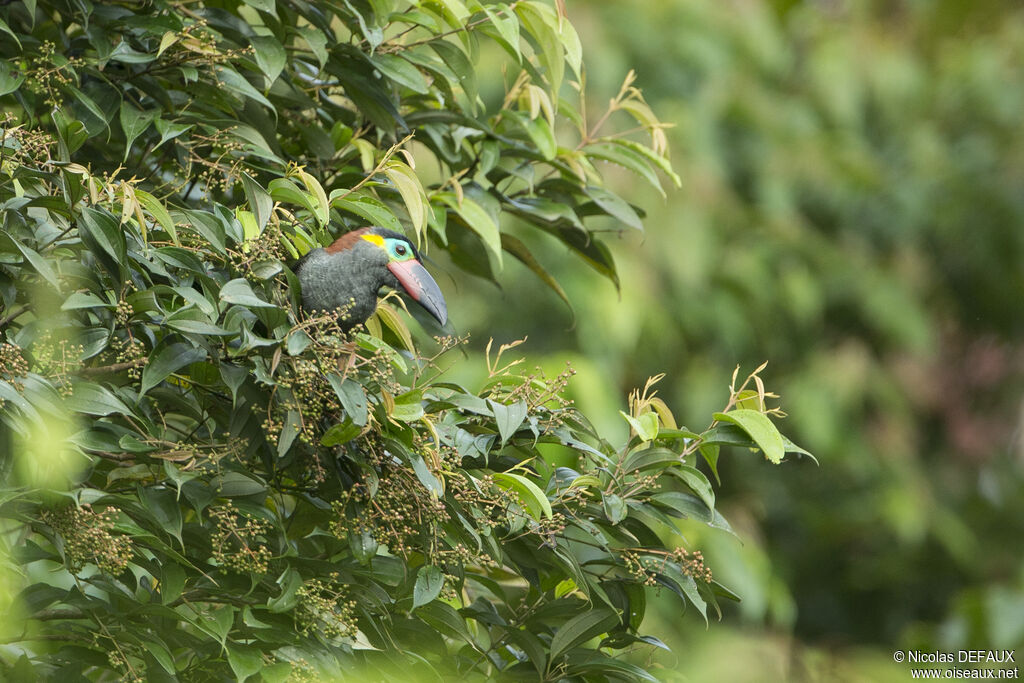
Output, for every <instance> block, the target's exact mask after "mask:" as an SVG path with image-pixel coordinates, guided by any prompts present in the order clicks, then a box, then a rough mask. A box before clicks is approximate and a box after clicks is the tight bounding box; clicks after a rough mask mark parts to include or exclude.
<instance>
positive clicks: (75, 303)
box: [60, 292, 114, 311]
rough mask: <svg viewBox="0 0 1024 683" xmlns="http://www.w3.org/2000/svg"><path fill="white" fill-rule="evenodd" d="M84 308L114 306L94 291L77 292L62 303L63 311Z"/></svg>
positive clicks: (61, 308)
mask: <svg viewBox="0 0 1024 683" xmlns="http://www.w3.org/2000/svg"><path fill="white" fill-rule="evenodd" d="M82 308H114V304H110V303H107V302H106V301H104V300H103V299H101V298H99V297H98V296H96V295H95V294H93V293H92V292H75V293H73V294H72V295H71V296H69V297H68V298H67V299H65V300H64V303H62V304H61V305H60V310H62V311H75V310H79V309H82Z"/></svg>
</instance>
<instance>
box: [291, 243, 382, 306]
mask: <svg viewBox="0 0 1024 683" xmlns="http://www.w3.org/2000/svg"><path fill="white" fill-rule="evenodd" d="M381 257H383V261H382V258H381ZM386 259H387V255H386V254H385V253H384V252H383V251H382V250H381V249H379V248H378V247H376V246H374V245H371V244H369V243H367V244H365V245H362V244H357V245H356V246H354V247H353V248H351V249H347V250H345V251H339V252H336V253H333V254H331V253H328V252H327V251H326V250H325V249H323V248H320V249H314V250H312V251H310V252H309V253H308V254H306V255H305V256H304V257H303V258H302V259H301V260H300V261H299V262H298V263H297V264H296V265H295V274H296V275H297V276H298V278H299V283H300V284H301V285H302V307H303V308H304V309H306V310H307V311H333V310H335V309H338V308H341V309H344V310H345V311H346V323H347V326H351V325H355V324H357V323H361V322H363V321H365V320H366V319H367V318H369V317H370V316H371V315H372V314H373V312H374V311H375V310H376V308H377V292H378V290H380V288H381V287H382V286H384V284H386V283H385V282H384V281H382V279H381V271H383V272H385V273H387V272H388V271H387V268H386V263H387V261H386ZM381 261H382V262H381Z"/></svg>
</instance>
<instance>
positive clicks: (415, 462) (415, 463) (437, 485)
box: [408, 453, 444, 496]
mask: <svg viewBox="0 0 1024 683" xmlns="http://www.w3.org/2000/svg"><path fill="white" fill-rule="evenodd" d="M408 459H409V463H410V464H411V465H412V471H413V472H414V473H415V474H416V478H417V479H419V481H420V483H421V484H423V486H424V487H425V488H426V489H427V490H428V491H430V492H431V493H433V494H434V495H437V496H440V495H442V494H443V493H444V485H443V484H442V483H441V480H440V479H438V478H437V476H436V475H435V474H434V473H433V472H431V471H430V469H429V468H428V467H427V463H426V461H424V460H423V458H422V457H421V456H420V454H419V453H410V454H409V456H408Z"/></svg>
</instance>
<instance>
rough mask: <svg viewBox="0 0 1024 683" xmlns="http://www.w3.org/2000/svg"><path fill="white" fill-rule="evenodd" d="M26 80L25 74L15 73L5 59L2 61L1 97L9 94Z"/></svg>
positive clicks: (0, 72)
mask: <svg viewBox="0 0 1024 683" xmlns="http://www.w3.org/2000/svg"><path fill="white" fill-rule="evenodd" d="M24 82H25V74H23V73H19V74H18V75H14V69H13V68H12V67H11V65H10V64H9V63H8V62H7V61H6V60H5V61H0V97H3V96H4V95H9V94H11V93H12V92H14V91H15V90H17V89H18V88H20V87H21V84H22V83H24Z"/></svg>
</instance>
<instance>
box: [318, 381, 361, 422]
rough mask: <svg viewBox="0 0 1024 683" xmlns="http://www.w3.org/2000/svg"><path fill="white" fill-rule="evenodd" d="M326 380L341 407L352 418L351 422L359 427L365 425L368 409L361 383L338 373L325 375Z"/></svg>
mask: <svg viewBox="0 0 1024 683" xmlns="http://www.w3.org/2000/svg"><path fill="white" fill-rule="evenodd" d="M327 381H328V382H329V383H330V385H331V387H332V388H333V389H334V393H335V394H337V396H338V400H339V401H341V407H342V408H344V409H345V414H346V415H348V416H349V417H350V418H351V419H352V423H353V424H355V425H358V426H360V427H364V426H366V418H367V417H368V411H367V408H366V393H365V392H364V391H363V387H362V385H360V384H359V383H358V382H356V381H355V380H353V379H349V378H346V379H342V378H341V377H340V376H339V375H334V374H331V375H327Z"/></svg>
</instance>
